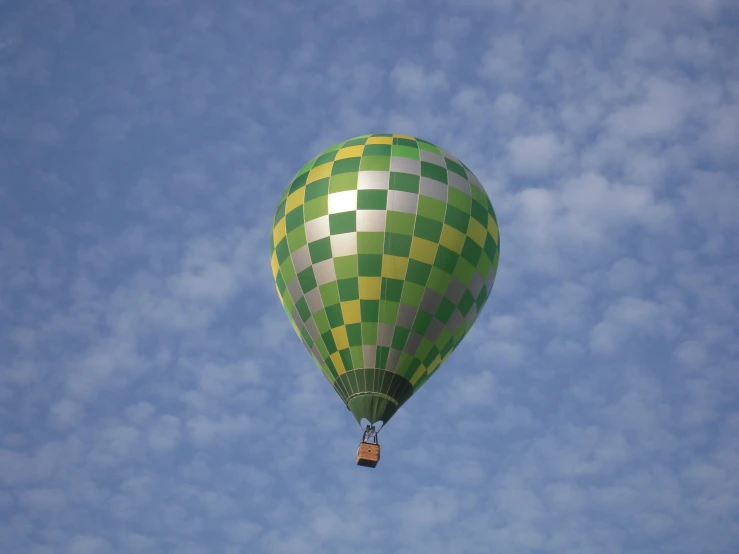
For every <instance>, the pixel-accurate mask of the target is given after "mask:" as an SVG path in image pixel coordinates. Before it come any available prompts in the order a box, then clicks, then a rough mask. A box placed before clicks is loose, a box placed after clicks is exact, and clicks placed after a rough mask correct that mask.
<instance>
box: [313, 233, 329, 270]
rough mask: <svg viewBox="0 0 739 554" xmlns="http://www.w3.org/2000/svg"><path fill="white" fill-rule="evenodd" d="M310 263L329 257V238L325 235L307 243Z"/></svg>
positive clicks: (319, 261)
mask: <svg viewBox="0 0 739 554" xmlns="http://www.w3.org/2000/svg"><path fill="white" fill-rule="evenodd" d="M308 251H309V252H310V261H311V263H314V264H317V263H321V262H322V261H324V260H328V259H329V258H330V257H331V238H330V237H326V238H323V239H319V240H317V241H315V242H310V243H308Z"/></svg>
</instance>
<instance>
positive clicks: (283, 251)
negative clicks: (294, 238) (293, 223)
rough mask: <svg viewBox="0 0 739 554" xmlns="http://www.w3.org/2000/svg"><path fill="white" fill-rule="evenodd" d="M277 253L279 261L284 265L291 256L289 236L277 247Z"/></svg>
mask: <svg viewBox="0 0 739 554" xmlns="http://www.w3.org/2000/svg"><path fill="white" fill-rule="evenodd" d="M275 252H276V253H277V263H278V264H279V265H282V262H284V261H285V260H286V259H287V258H288V256H290V249H289V248H288V247H287V237H284V238H283V239H282V240H281V241H280V242H279V244H278V245H277V246H276V247H275Z"/></svg>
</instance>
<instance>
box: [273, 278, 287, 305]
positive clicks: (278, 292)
mask: <svg viewBox="0 0 739 554" xmlns="http://www.w3.org/2000/svg"><path fill="white" fill-rule="evenodd" d="M275 290H276V291H277V296H279V297H280V304H282V305H283V306H284V305H285V301H284V300H283V299H282V293H281V292H280V287H278V286H277V283H275Z"/></svg>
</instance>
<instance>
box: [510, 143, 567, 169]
mask: <svg viewBox="0 0 739 554" xmlns="http://www.w3.org/2000/svg"><path fill="white" fill-rule="evenodd" d="M563 153H564V146H563V145H562V144H561V143H560V141H559V140H557V137H556V136H555V135H554V134H553V133H541V134H538V135H531V136H525V137H515V138H514V139H513V140H512V141H511V142H510V143H509V144H508V154H509V156H510V160H511V169H512V171H513V174H514V175H520V176H524V177H541V176H544V175H545V174H547V173H548V172H549V171H550V170H551V169H552V168H553V166H555V165H556V164H557V163H558V162H560V161H561V157H562V155H563Z"/></svg>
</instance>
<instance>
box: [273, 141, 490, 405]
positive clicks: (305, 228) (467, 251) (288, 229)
mask: <svg viewBox="0 0 739 554" xmlns="http://www.w3.org/2000/svg"><path fill="white" fill-rule="evenodd" d="M498 258H499V234H498V223H497V219H496V216H495V212H494V210H493V206H492V204H491V202H490V199H489V198H488V196H487V193H486V192H485V190H484V189H483V187H482V185H481V184H480V182H479V181H478V179H477V178H476V177H475V175H474V174H473V173H472V172H471V171H470V169H469V168H468V167H467V166H466V165H464V164H463V163H462V162H461V161H460V160H458V159H457V158H456V157H454V156H453V155H452V154H450V153H449V152H447V151H445V150H443V149H441V148H438V147H437V146H435V145H433V144H431V143H429V142H427V141H424V140H421V139H417V138H414V137H410V136H407V135H398V134H394V135H391V134H376V135H365V136H362V137H357V138H353V139H351V140H348V141H345V142H342V143H339V144H337V145H335V146H333V147H331V148H329V149H327V150H326V151H324V152H323V153H321V154H320V155H319V156H317V157H316V158H314V159H313V160H311V162H309V163H308V164H306V165H305V166H304V167H303V168H302V169H301V170H300V171H299V172H298V174H297V175H296V176H295V178H294V179H293V181H292V182H291V184H290V186H289V187H288V188H287V189H286V190H285V192H284V194H283V195H282V198H281V199H280V203H279V206H278V208H277V212H276V214H275V217H274V224H273V229H272V236H271V263H272V271H273V275H274V278H275V283H276V286H277V291H278V294H279V296H280V299H281V301H282V304H283V307H284V309H285V311H286V313H287V315H288V316H289V317H290V319H291V321H292V323H293V326H294V328H295V330H296V332H297V333H298V336H299V337H300V339H301V340H302V341H303V344H304V345H305V346H306V348H307V349H308V350H309V351H310V353H311V355H312V356H313V358H314V360H315V361H316V363H317V364H318V366H319V367H320V368H321V369H322V370H323V372H324V374H325V376H326V377H327V378H328V380H329V381H330V382H331V383H332V384H334V385H335V386H336V388H337V392H339V394H340V395H341V396H342V397H344V396H345V395H344V394H343V393H342V390H341V389H346V390H347V395H346V396H347V397H349V396H352V394H355V393H352V391H351V389H352V388H353V387H354V386H355V385H354V384H352V383H353V382H354V381H357V379H359V378H360V376H365V377H362V378H375V377H366V375H372V374H371V372H370V373H367V372H360V371H357V372H356V373H355V374H354V375H353V377H354V381H352V380H351V379H348V378H346V377H344V378H343V379H340V376H342V375H344V374H346V373H347V372H352V371H354V370H360V369H362V370H363V369H367V368H374V369H383V370H387V371H388V372H392V373H394V374H395V375H397V376H399V377H403V378H404V379H402V380H398V379H396V378H395V377H392V378H390V379H388V380H387V381H388V383H389V382H391V381H393V382H394V381H398V383H400V382H401V381H404V382H405V381H407V382H409V383H410V385H409V387H408V388H409V389H410V387H411V386H412V391H410V392H409V391H406V392H404V393H403V394H404V395H406V396H407V395H409V394H412V392H413V391H415V390H418V388H419V387H420V386H421V385H422V384H423V383H424V382H425V381H426V379H428V377H429V376H430V375H431V374H432V373H433V371H434V370H435V369H436V368H437V367H438V366H439V365H440V364H441V363H442V362H443V361H444V360H445V359H446V358H447V357H448V356H449V354H450V353H451V352H452V351H453V350H454V349H455V347H456V346H457V345H458V344H459V342H460V341H461V340H462V338H463V337H464V336H465V334H466V333H467V331H468V330H469V329H470V327H471V325H472V324H473V323H474V321H475V319H476V318H477V316H478V314H479V313H480V310H481V309H482V307H483V306H484V305H485V302H486V300H487V298H488V295H489V294H490V290H491V288H492V286H493V282H494V280H495V275H496V272H497V266H498ZM357 386H358V387H359V389H358V390H362V384H361V383H359V384H358V385H357ZM388 386H390V385H388ZM393 386H394V385H393ZM398 386H401V385H398ZM402 386H404V385H402ZM391 388H392V387H391ZM388 390H391V389H388ZM392 390H394V389H392ZM387 394H389V395H390V396H392V395H393V394H394V393H393V392H392V391H391V392H388V393H387ZM345 400H346V399H345Z"/></svg>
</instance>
